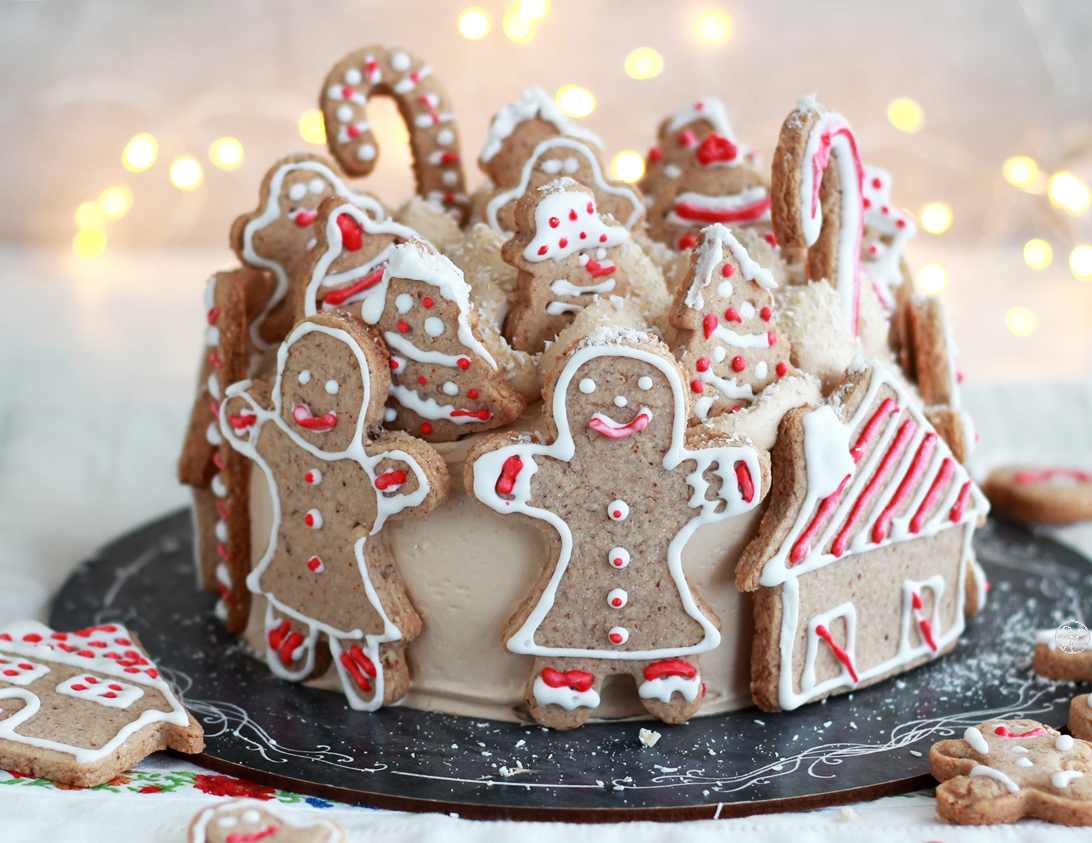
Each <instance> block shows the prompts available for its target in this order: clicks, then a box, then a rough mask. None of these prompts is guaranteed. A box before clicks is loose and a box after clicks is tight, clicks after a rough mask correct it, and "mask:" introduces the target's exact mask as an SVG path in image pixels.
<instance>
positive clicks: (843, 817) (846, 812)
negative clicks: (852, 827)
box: [838, 806, 857, 823]
mask: <svg viewBox="0 0 1092 843" xmlns="http://www.w3.org/2000/svg"><path fill="white" fill-rule="evenodd" d="M838 819H839V820H840V821H841V822H844V823H851V822H853V821H854V820H855V819H857V812H856V811H854V810H853V809H852V808H850V807H848V806H846V807H845V808H842V810H840V811H839V812H838Z"/></svg>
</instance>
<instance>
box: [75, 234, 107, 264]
mask: <svg viewBox="0 0 1092 843" xmlns="http://www.w3.org/2000/svg"><path fill="white" fill-rule="evenodd" d="M72 251H73V252H74V253H75V254H76V257H78V258H84V259H89V258H97V257H98V256H99V255H101V254H102V253H103V252H104V251H106V231H104V230H103V229H102V228H81V229H80V230H79V231H78V232H76V236H75V237H73V238H72Z"/></svg>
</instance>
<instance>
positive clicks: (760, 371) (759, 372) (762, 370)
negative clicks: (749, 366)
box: [755, 360, 769, 380]
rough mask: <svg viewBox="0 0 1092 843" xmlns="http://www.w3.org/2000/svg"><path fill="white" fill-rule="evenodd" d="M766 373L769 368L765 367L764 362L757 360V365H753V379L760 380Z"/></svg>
mask: <svg viewBox="0 0 1092 843" xmlns="http://www.w3.org/2000/svg"><path fill="white" fill-rule="evenodd" d="M768 372H769V367H768V366H767V365H766V361H765V360H759V361H758V362H757V363H755V377H756V378H759V379H760V380H761V379H762V378H764V377H766V375H767V373H768Z"/></svg>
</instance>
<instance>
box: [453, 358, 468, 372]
mask: <svg viewBox="0 0 1092 843" xmlns="http://www.w3.org/2000/svg"><path fill="white" fill-rule="evenodd" d="M456 365H457V366H458V367H459V368H460V369H462V370H463V371H464V372H465V371H466V370H467V369H469V368H470V358H469V357H460V358H459V359H458V361H456Z"/></svg>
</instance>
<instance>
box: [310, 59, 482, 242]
mask: <svg viewBox="0 0 1092 843" xmlns="http://www.w3.org/2000/svg"><path fill="white" fill-rule="evenodd" d="M373 96H385V97H390V98H392V99H393V100H394V102H395V104H396V105H397V106H398V113H399V114H401V115H402V120H403V121H405V124H406V131H407V132H408V134H409V142H410V150H411V152H412V153H413V172H414V175H415V176H416V177H417V194H418V195H419V196H423V197H424V198H426V199H436V200H439V201H440V202H442V203H443V205H444V207H445V208H447V209H448V210H449V211H450V212H451V213H453V214H455V215H456V217H457V218H458V219H459V220H460V221H461V220H462V219H463V217H464V216H465V214H466V211H467V208H468V207H469V204H470V199H469V197H468V196H467V194H466V180H465V177H464V176H463V163H462V154H461V153H460V151H459V129H458V126H457V125H456V123H455V115H454V114H453V113H452V109H451V103H450V101H449V99H448V96H447V93H446V92H445V91H444V89H443V87H442V86H441V85H440V82H439V80H438V79H437V78H436V74H435V73H433V71H432V68H431V67H430V66H429V65H427V64H426V63H425V62H423V61H421V59H419V58H417V56H415V55H413V54H412V53H410V52H409V51H408V50H403V49H402V48H400V47H391V46H386V45H380V44H375V45H372V46H369V47H361V48H360V49H359V50H354V51H353V52H351V53H349V55H347V56H345V58H343V59H342V60H341V61H339V62H338V63H337V64H335V65H334V66H333V68H331V70H330V73H329V74H328V75H327V77H326V81H325V82H324V83H323V86H322V97H321V99H320V103H319V105H320V107H321V108H322V115H323V118H324V120H325V123H326V143H327V145H328V146H329V147H330V153H331V154H332V155H333V156H334V158H336V159H337V162H338V163H339V164H340V165H341V166H342V168H343V169H344V170H345V172H346V173H348V174H349V175H351V176H366V175H368V174H369V173H370V172H371V171H372V169H373V168H374V167H375V162H376V161H377V160H378V159H379V147H378V145H377V143H376V140H375V135H374V134H373V133H372V129H371V124H369V123H368V117H367V113H366V109H367V105H368V99H369V98H370V97H373Z"/></svg>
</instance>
